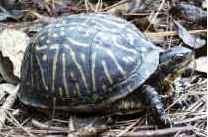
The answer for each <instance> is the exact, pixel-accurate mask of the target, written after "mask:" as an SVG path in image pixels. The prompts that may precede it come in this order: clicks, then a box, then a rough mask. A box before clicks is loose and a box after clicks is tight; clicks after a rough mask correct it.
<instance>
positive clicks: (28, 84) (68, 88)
mask: <svg viewBox="0 0 208 137" xmlns="http://www.w3.org/2000/svg"><path fill="white" fill-rule="evenodd" d="M192 57H193V52H192V50H191V49H188V48H185V47H173V48H169V49H166V50H161V48H159V47H158V46H155V45H154V44H153V43H152V42H151V41H149V40H148V39H147V38H146V37H145V35H144V34H143V33H142V32H141V31H140V30H139V29H138V28H137V27H136V26H135V25H134V24H132V23H130V22H128V21H127V20H125V19H122V18H119V17H115V16H113V15H108V14H101V13H82V14H75V15H69V16H64V17H60V18H58V19H57V20H56V21H55V22H53V23H50V24H48V25H47V26H45V27H44V28H43V29H42V30H41V31H39V32H38V33H37V34H36V35H35V36H34V37H33V39H32V41H31V42H30V44H29V45H28V47H27V49H26V51H25V54H24V59H23V61H22V66H21V78H20V79H21V82H20V88H19V92H18V97H19V99H20V101H21V102H22V103H23V104H25V105H29V106H32V107H34V108H41V109H47V110H51V109H56V110H59V111H67V112H71V113H78V114H79V113H90V114H91V113H92V114H93V113H102V114H106V113H112V112H119V111H122V110H127V111H128V110H133V108H138V109H139V108H140V106H144V108H148V109H149V110H151V112H152V114H154V116H155V118H154V119H155V120H156V121H157V123H158V125H160V126H161V127H167V126H171V125H172V122H171V120H170V118H169V116H168V115H167V114H166V112H165V110H164V104H163V102H162V100H161V96H160V94H161V93H162V91H161V90H160V88H159V87H160V86H159V84H158V83H160V82H159V81H163V80H165V79H166V78H167V77H169V78H170V77H171V76H175V75H176V74H179V72H180V73H181V72H182V70H183V69H184V68H185V67H186V66H187V65H188V64H189V63H190V62H191V60H192Z"/></svg>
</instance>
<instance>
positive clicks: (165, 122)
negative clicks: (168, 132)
mask: <svg viewBox="0 0 208 137" xmlns="http://www.w3.org/2000/svg"><path fill="white" fill-rule="evenodd" d="M159 121H160V122H159V123H160V125H159V128H171V127H173V123H172V121H171V119H170V117H169V116H168V115H164V116H161V117H160V120H159Z"/></svg>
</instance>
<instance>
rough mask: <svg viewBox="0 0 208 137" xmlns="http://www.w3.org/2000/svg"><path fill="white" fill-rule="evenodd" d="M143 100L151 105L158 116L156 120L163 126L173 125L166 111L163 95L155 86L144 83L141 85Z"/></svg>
mask: <svg viewBox="0 0 208 137" xmlns="http://www.w3.org/2000/svg"><path fill="white" fill-rule="evenodd" d="M141 89H142V91H141V94H142V99H143V100H142V101H143V103H144V105H146V106H149V107H150V110H151V112H153V115H154V116H156V117H155V119H156V122H157V123H158V124H159V126H160V127H161V128H163V127H171V121H170V118H169V116H168V115H167V114H166V113H165V109H164V106H163V103H162V101H161V97H160V96H159V95H158V92H157V91H156V90H155V88H154V87H152V86H150V85H144V86H142V87H141Z"/></svg>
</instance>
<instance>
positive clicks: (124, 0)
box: [102, 0, 130, 11]
mask: <svg viewBox="0 0 208 137" xmlns="http://www.w3.org/2000/svg"><path fill="white" fill-rule="evenodd" d="M129 1H130V0H122V1H120V2H118V3H116V4H113V5H111V6H109V7H106V8H105V9H103V10H102V11H107V10H110V9H112V8H115V7H117V6H120V5H122V4H125V3H127V2H129Z"/></svg>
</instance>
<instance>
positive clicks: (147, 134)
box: [121, 126, 193, 137]
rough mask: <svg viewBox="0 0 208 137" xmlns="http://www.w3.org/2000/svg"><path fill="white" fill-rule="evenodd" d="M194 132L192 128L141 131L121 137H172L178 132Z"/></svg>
mask: <svg viewBox="0 0 208 137" xmlns="http://www.w3.org/2000/svg"><path fill="white" fill-rule="evenodd" d="M190 131H193V127H192V126H186V127H174V128H166V129H158V130H140V131H138V132H128V133H125V134H123V135H122V136H121V137H159V136H170V135H173V134H175V133H177V132H180V133H183V132H190Z"/></svg>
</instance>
